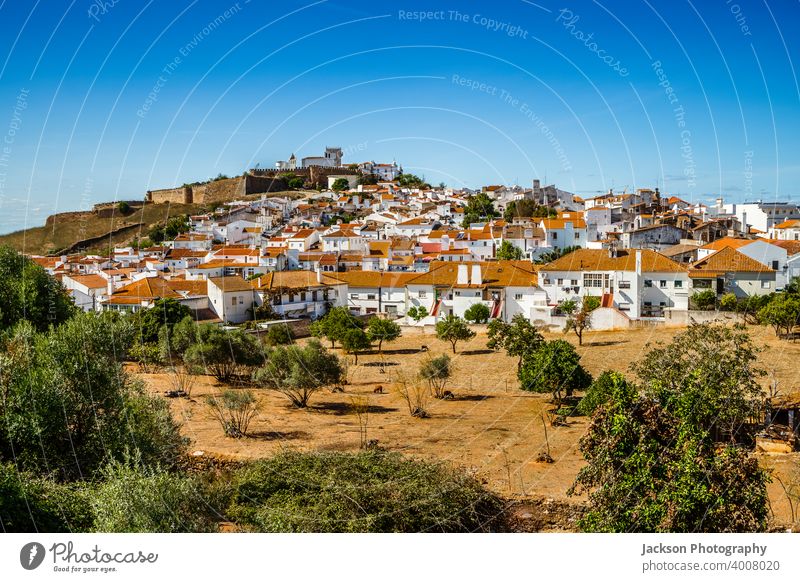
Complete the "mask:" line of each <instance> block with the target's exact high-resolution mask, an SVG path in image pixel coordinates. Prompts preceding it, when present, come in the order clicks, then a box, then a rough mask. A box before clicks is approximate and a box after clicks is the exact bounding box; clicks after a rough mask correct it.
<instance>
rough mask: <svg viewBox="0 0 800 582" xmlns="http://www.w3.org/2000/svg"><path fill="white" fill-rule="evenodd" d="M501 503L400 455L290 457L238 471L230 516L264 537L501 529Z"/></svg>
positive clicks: (442, 470) (467, 480)
mask: <svg viewBox="0 0 800 582" xmlns="http://www.w3.org/2000/svg"><path fill="white" fill-rule="evenodd" d="M502 511H503V502H502V501H501V500H500V499H499V498H497V497H496V496H494V495H493V494H492V493H490V492H488V491H487V490H486V489H484V488H483V487H482V486H481V484H480V483H479V482H478V481H477V480H476V479H474V478H473V477H471V476H469V475H467V474H464V473H462V472H459V471H456V470H453V469H450V468H448V467H446V466H445V465H443V464H435V463H429V462H424V461H417V460H411V459H405V458H403V457H402V456H400V455H398V454H396V453H385V452H380V451H366V452H360V453H355V454H351V453H298V452H285V453H281V454H279V455H277V456H275V457H273V458H271V459H268V460H264V461H258V462H255V463H253V464H251V465H249V466H248V467H245V468H244V469H241V470H239V471H238V472H237V473H236V475H235V478H234V494H233V501H232V504H231V506H230V508H229V514H230V516H231V517H232V518H233V519H234V520H235V521H236V522H237V523H239V524H242V525H244V526H246V527H248V528H250V529H251V530H253V531H263V532H475V531H483V532H485V531H491V530H492V529H501V527H502V522H501V521H500V520H499V519H498V518H499V516H500V515H501V514H502Z"/></svg>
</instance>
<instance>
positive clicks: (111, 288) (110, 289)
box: [106, 275, 114, 297]
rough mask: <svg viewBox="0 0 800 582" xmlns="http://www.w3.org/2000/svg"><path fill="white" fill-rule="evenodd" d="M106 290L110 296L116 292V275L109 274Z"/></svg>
mask: <svg viewBox="0 0 800 582" xmlns="http://www.w3.org/2000/svg"><path fill="white" fill-rule="evenodd" d="M106 291H107V292H108V296H109V297H111V295H113V294H114V275H109V276H108V279H107V281H106Z"/></svg>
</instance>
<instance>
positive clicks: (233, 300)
mask: <svg viewBox="0 0 800 582" xmlns="http://www.w3.org/2000/svg"><path fill="white" fill-rule="evenodd" d="M231 305H236V297H235V296H234V297H231Z"/></svg>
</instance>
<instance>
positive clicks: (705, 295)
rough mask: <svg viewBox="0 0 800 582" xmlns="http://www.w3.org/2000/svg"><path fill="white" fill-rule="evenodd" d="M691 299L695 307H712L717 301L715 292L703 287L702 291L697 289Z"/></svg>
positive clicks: (701, 308) (703, 308)
mask: <svg viewBox="0 0 800 582" xmlns="http://www.w3.org/2000/svg"><path fill="white" fill-rule="evenodd" d="M691 299H692V305H693V306H694V308H695V309H699V310H706V309H714V306H715V305H716V303H717V294H716V293H714V290H713V289H705V290H704V291H698V292H697V293H695V294H694V295H692V297H691Z"/></svg>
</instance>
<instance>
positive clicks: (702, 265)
mask: <svg viewBox="0 0 800 582" xmlns="http://www.w3.org/2000/svg"><path fill="white" fill-rule="evenodd" d="M774 272H775V271H773V270H772V269H770V268H769V267H768V266H766V265H765V264H764V263H759V262H758V261H756V260H755V259H751V258H750V257H748V256H747V255H744V254H742V253H740V252H739V251H737V250H736V249H733V248H731V247H726V248H723V249H721V250H718V251H717V252H715V253H714V254H711V255H709V256H707V257H704V258H702V259H700V260H699V261H696V262H694V263H692V266H691V269H690V270H689V276H690V277H692V278H702V277H704V276H706V277H707V276H709V275H722V274H725V273H774Z"/></svg>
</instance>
